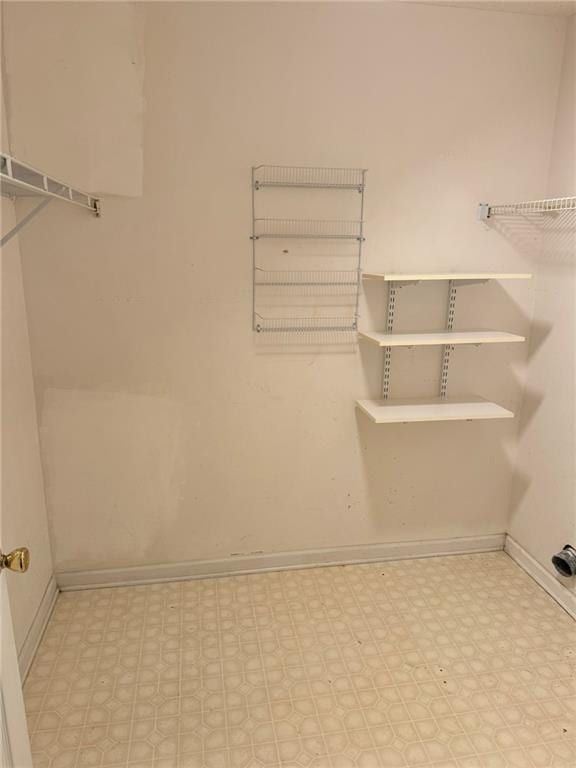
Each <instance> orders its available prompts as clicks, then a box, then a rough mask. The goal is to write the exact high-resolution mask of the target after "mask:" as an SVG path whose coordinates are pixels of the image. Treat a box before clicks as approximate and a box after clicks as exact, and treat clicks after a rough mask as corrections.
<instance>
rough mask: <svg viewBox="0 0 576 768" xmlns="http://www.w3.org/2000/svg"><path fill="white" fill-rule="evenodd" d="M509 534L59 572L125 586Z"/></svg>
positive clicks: (346, 561) (500, 540)
mask: <svg viewBox="0 0 576 768" xmlns="http://www.w3.org/2000/svg"><path fill="white" fill-rule="evenodd" d="M505 537H506V534H504V533H494V534H488V535H486V536H470V537H466V538H457V539H430V540H427V541H403V542H398V543H383V544H363V545H362V544H359V545H352V546H347V547H333V548H331V549H310V550H302V551H299V552H277V553H275V554H254V555H250V554H248V555H236V556H232V557H227V558H224V559H221V560H191V561H190V562H184V563H159V564H158V565H139V566H132V567H129V568H104V569H102V570H97V571H62V572H60V573H57V574H56V581H57V583H58V587H59V588H60V589H61V590H62V591H68V590H74V589H94V588H95V587H124V586H130V585H135V584H153V583H156V582H160V581H180V580H187V579H205V578H209V577H215V576H230V575H239V574H247V573H259V572H263V571H284V570H291V569H297V568H313V567H319V566H329V565H350V564H353V563H369V562H379V561H384V560H409V559H413V558H420V557H438V556H440V555H464V554H472V553H475V552H476V553H479V552H495V551H498V550H502V549H504V540H505Z"/></svg>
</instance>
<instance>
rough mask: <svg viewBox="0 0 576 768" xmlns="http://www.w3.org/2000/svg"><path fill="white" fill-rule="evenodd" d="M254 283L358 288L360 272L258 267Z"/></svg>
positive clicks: (263, 285)
mask: <svg viewBox="0 0 576 768" xmlns="http://www.w3.org/2000/svg"><path fill="white" fill-rule="evenodd" d="M254 285H257V286H259V287H265V286H279V287H308V286H310V287H313V286H318V287H320V286H322V287H327V288H346V287H352V288H354V290H356V288H357V286H358V272H357V271H356V270H265V269H261V268H259V267H256V280H255V281H254Z"/></svg>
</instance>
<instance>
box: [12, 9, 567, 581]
mask: <svg viewBox="0 0 576 768" xmlns="http://www.w3.org/2000/svg"><path fill="white" fill-rule="evenodd" d="M146 16H147V18H146V45H145V58H146V82H145V100H146V118H145V145H144V149H145V151H144V159H145V177H144V178H145V183H144V195H143V197H142V198H141V199H135V200H119V199H112V198H107V199H105V200H104V216H103V218H102V219H101V220H99V221H97V220H94V219H91V218H89V217H87V216H86V215H85V214H84V212H82V211H69V210H67V209H65V208H64V206H60V207H58V206H55V207H54V209H53V210H52V211H51V212H50V216H47V217H45V218H44V219H43V221H42V222H41V223H40V222H38V223H37V224H36V225H34V226H31V227H30V228H29V229H28V230H27V231H26V233H25V234H24V235H23V237H22V242H23V249H24V254H25V282H26V295H27V301H28V308H29V317H30V328H31V338H32V347H33V356H34V363H35V374H36V393H37V400H38V404H39V409H40V411H41V414H42V415H41V422H42V428H41V429H42V452H43V461H44V468H45V475H46V481H47V495H48V505H49V513H50V521H51V530H52V541H53V545H54V553H55V560H56V567H57V570H59V571H63V570H73V569H86V568H100V567H106V566H121V565H137V564H141V563H150V562H175V561H182V560H192V559H201V558H213V557H227V556H230V555H231V554H233V553H246V552H255V551H263V552H274V551H281V550H294V549H307V548H315V547H332V546H339V545H346V544H354V543H374V542H385V541H401V540H411V539H422V538H425V539H430V538H436V537H438V538H440V537H454V536H471V535H480V534H488V533H495V532H502V531H504V530H505V529H506V527H507V518H508V510H509V500H510V490H511V467H510V453H511V446H512V443H513V440H514V434H515V428H516V427H515V424H514V423H513V422H511V423H505V422H502V423H496V422H486V423H482V422H476V423H454V424H428V425H407V426H394V427H377V426H375V425H372V424H370V423H368V422H367V420H366V419H365V418H364V417H363V416H362V415H361V414H357V413H355V410H354V405H353V403H354V400H355V399H356V398H358V397H366V396H375V395H377V394H378V391H379V385H380V382H379V379H380V369H381V353H380V352H379V351H378V350H375V349H367V348H365V347H357V346H355V345H349V346H346V347H344V348H343V349H340V348H339V349H334V348H333V347H331V346H329V345H326V346H323V347H321V348H314V347H310V348H302V347H293V346H290V345H281V344H278V345H276V346H275V347H273V348H270V347H266V346H263V345H262V343H261V340H260V339H257V338H255V336H254V334H253V333H252V332H251V327H250V323H251V317H250V307H251V275H250V241H249V239H248V236H249V233H250V189H249V169H250V166H251V165H254V164H258V163H263V162H268V163H284V164H304V165H307V164H308V165H338V166H365V167H367V168H369V169H370V171H369V177H368V191H367V209H366V234H367V238H368V239H367V243H366V261H365V265H366V267H368V268H374V269H375V268H387V269H396V270H399V269H402V270H410V269H422V270H426V269H430V270H437V269H438V270H441V269H446V270H449V269H452V268H457V269H459V270H467V269H474V270H477V269H484V268H486V269H491V268H494V269H502V270H523V269H525V268H526V266H527V259H526V258H525V257H524V256H523V255H522V253H520V252H519V250H518V249H517V248H516V247H515V246H514V244H512V243H510V242H508V241H507V240H506V239H505V238H502V237H498V236H497V235H496V234H495V233H494V232H491V231H489V230H486V229H485V228H483V227H482V226H481V225H479V224H478V223H477V222H476V221H475V207H476V204H477V203H478V201H480V200H488V201H494V200H508V199H512V200H514V199H524V198H531V197H538V196H540V195H541V193H542V190H543V189H544V187H545V184H546V178H547V173H548V165H549V146H550V142H551V137H552V130H553V118H554V108H555V97H556V84H557V80H558V76H559V71H560V63H561V43H562V40H563V22H562V21H561V20H558V19H554V18H540V17H528V16H520V15H517V14H510V15H508V14H503V13H489V12H480V11H478V12H477V11H468V10H461V9H454V8H439V7H434V8H431V7H425V6H419V5H402V4H356V5H354V6H352V5H348V4H318V5H314V4H294V5H290V4H272V3H271V4H266V3H265V4H253V5H252V4H230V5H227V4H214V5H211V4H202V3H186V4H183V3H182V4H179V3H174V4H172V3H162V4H157V5H154V4H149V5H148V6H147V8H146ZM91 18H92V17H91V16H87V17H86V23H89V21H90V19H91ZM30 23H32V20H30ZM26 82H27V84H28V85H31V84H30V82H29V81H26ZM38 87H39V88H41V87H42V77H40V78H39V83H38ZM12 88H13V92H14V93H16V92H18V82H17V81H16V82H13V83H12ZM110 119H111V117H110V115H109V114H102V115H100V118H99V120H100V121H101V122H98V123H97V124H96V125H95V126H94V131H96V132H97V131H98V130H99V128H100V126H101V125H102V126H104V124H105V123H106V125H108V123H109V121H110ZM105 130H108V128H107V127H105ZM445 291H446V287H445V286H443V287H441V286H436V287H429V288H406V289H403V292H402V294H401V297H400V321H399V327H410V326H412V327H415V328H418V326H420V325H421V324H423V323H424V322H425V318H424V317H423V315H424V314H426V312H425V311H424V310H428V309H429V310H430V313H431V314H430V323H431V325H434V326H436V327H438V325H439V324H441V323H442V321H443V316H444V302H445ZM461 296H462V299H463V300H462V301H461V303H460V306H459V308H458V314H457V324H458V325H459V327H463V328H465V327H467V326H468V327H470V325H472V324H478V326H479V327H488V328H490V327H494V328H499V327H501V328H502V329H506V330H510V331H518V332H522V331H524V330H526V329H527V326H528V323H529V316H530V313H531V306H532V295H531V289H530V287H529V286H528V285H519V284H517V285H516V284H515V285H509V286H506V287H504V286H500V285H498V284H496V285H489V286H475V287H469V288H466V289H463V290H462V291H461ZM383 301H384V291H383V290H381V289H371V290H370V291H368V290H367V292H366V296H365V297H364V299H363V304H362V315H363V317H362V323H363V325H364V327H373V324H376V323H378V322H381V321H382V316H383V313H382V307H383ZM488 310H489V311H488ZM497 346H499V345H497ZM524 354H525V352H524V350H523V349H521V348H519V347H516V348H512V347H510V348H507V347H504V346H501V347H500V348H498V349H490V348H485V349H484V348H483V349H480V350H476V349H461V350H456V353H455V356H454V366H453V377H452V379H451V384H450V389H451V392H452V394H459V393H463V392H466V391H475V392H477V393H479V394H482V395H485V396H487V397H489V398H495V399H496V400H497V401H498V402H501V403H502V404H503V405H505V406H511V407H515V406H516V405H517V404H518V401H519V397H520V384H521V381H520V379H521V363H522V361H523V356H524ZM439 362H440V352H439V350H416V351H406V350H403V351H399V352H397V353H394V371H393V383H392V394H393V395H396V396H398V395H402V394H404V393H406V394H411V393H414V392H416V391H418V392H421V393H422V394H428V393H433V392H434V391H435V390H436V388H437V385H438V370H439Z"/></svg>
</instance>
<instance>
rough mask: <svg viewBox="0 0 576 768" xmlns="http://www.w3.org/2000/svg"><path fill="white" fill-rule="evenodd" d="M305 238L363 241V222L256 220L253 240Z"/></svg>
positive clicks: (338, 220) (337, 220) (339, 220)
mask: <svg viewBox="0 0 576 768" xmlns="http://www.w3.org/2000/svg"><path fill="white" fill-rule="evenodd" d="M267 237H269V238H288V237H290V238H304V239H313V240H316V239H320V240H356V241H362V240H363V237H362V221H344V220H341V219H254V234H253V239H254V240H259V239H260V238H267Z"/></svg>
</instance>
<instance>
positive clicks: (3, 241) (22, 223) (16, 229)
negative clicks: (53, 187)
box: [0, 197, 52, 247]
mask: <svg viewBox="0 0 576 768" xmlns="http://www.w3.org/2000/svg"><path fill="white" fill-rule="evenodd" d="M51 202H52V198H51V197H48V198H46V199H45V200H42V201H41V202H40V203H38V205H37V206H35V207H34V208H32V210H31V211H29V213H27V214H26V216H24V217H23V218H22V219H20V221H19V222H18V223H17V224H15V225H14V226H13V227H12V229H11V230H10V231H9V232H7V233H6V234H5V235H4V236H3V237H2V239H1V240H0V247H1V246H4V245H6V243H7V242H8V241H9V240H11V239H12V238H13V237H14V235H17V234H18V232H20V230H21V229H23V228H24V227H25V226H26V224H28V222H29V221H32V219H33V218H34V217H35V216H37V215H38V214H39V213H40V211H42V210H43V209H44V208H46V206H47V205H48V203H51Z"/></svg>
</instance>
